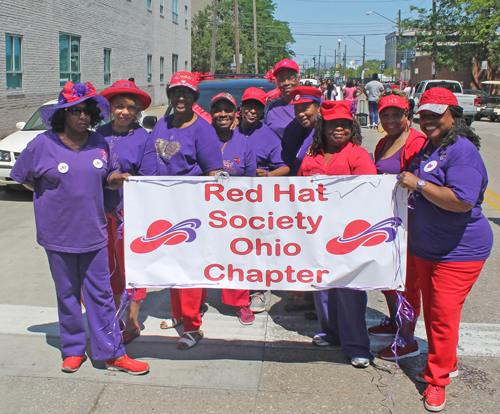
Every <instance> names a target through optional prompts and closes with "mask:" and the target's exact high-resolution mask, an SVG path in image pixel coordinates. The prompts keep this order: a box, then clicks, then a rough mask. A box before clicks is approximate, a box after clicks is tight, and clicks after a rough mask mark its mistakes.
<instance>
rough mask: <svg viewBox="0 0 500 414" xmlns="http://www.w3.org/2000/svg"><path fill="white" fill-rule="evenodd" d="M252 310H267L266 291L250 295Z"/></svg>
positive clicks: (255, 311)
mask: <svg viewBox="0 0 500 414" xmlns="http://www.w3.org/2000/svg"><path fill="white" fill-rule="evenodd" d="M250 310H251V311H252V312H253V313H260V312H264V311H265V310H266V296H265V294H264V292H256V293H253V294H252V295H250Z"/></svg>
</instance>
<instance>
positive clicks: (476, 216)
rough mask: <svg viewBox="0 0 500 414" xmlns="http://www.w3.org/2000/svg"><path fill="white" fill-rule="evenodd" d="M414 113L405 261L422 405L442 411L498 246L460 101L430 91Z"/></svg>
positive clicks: (405, 176) (405, 181)
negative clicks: (466, 318)
mask: <svg viewBox="0 0 500 414" xmlns="http://www.w3.org/2000/svg"><path fill="white" fill-rule="evenodd" d="M417 113H418V114H420V128H421V130H422V132H423V133H424V134H425V135H426V136H427V138H428V139H427V141H426V143H425V145H424V147H423V148H422V150H421V151H420V152H419V153H418V154H417V155H416V156H415V158H414V159H413V162H412V163H411V165H410V168H409V170H408V172H403V173H401V178H400V179H399V181H398V184H399V185H401V186H402V187H403V188H407V189H408V190H410V191H412V192H413V193H412V194H413V197H412V201H411V204H412V207H413V209H410V210H409V212H408V227H409V228H410V231H409V232H408V255H409V256H410V259H409V260H413V261H414V263H415V269H416V272H417V278H418V283H419V284H420V288H421V289H422V305H423V309H424V320H425V330H426V332H427V341H428V343H429V352H428V357H427V366H426V367H425V370H424V371H422V372H420V373H419V374H418V375H417V380H418V381H420V382H424V383H425V382H426V383H428V384H429V385H428V387H427V389H426V391H425V392H424V405H425V408H427V409H428V410H429V411H434V412H435V411H441V410H442V409H443V408H444V406H445V404H446V393H445V387H446V386H447V385H448V384H449V383H450V378H453V377H456V376H457V375H458V366H457V363H458V358H457V345H458V338H459V333H458V331H459V326H460V316H461V311H462V307H463V304H464V301H465V299H466V298H467V296H468V294H469V292H470V290H471V288H472V286H473V285H474V283H475V282H476V280H477V278H478V277H479V274H480V272H481V269H482V268H483V265H484V263H485V261H486V259H487V258H488V256H489V254H490V252H491V248H492V245H493V233H492V230H491V227H490V224H489V222H488V219H487V218H486V217H485V216H484V215H483V213H482V209H481V204H482V202H483V200H484V193H485V191H486V187H487V185H488V175H487V172H486V167H485V165H484V163H483V160H482V158H481V155H480V154H479V147H480V138H479V137H478V136H477V135H476V134H475V133H474V132H473V130H472V129H471V128H470V127H468V126H467V124H466V123H465V119H464V117H463V109H462V108H461V107H460V106H458V101H457V98H456V96H455V95H454V94H453V93H452V92H451V91H449V90H448V89H445V88H440V87H436V88H432V89H429V90H428V91H425V92H424V93H423V95H422V97H421V99H420V105H419V107H418V110H417Z"/></svg>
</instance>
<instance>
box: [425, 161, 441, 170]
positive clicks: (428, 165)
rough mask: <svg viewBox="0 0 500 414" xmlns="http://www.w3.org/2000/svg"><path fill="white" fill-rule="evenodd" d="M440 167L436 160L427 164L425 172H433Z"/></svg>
mask: <svg viewBox="0 0 500 414" xmlns="http://www.w3.org/2000/svg"><path fill="white" fill-rule="evenodd" d="M437 165H438V162H437V161H436V160H434V161H430V162H428V163H427V164H425V167H424V171H425V172H431V171H432V170H434V169H435V168H436V167H437Z"/></svg>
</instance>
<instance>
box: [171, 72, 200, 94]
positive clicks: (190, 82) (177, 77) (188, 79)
mask: <svg viewBox="0 0 500 414" xmlns="http://www.w3.org/2000/svg"><path fill="white" fill-rule="evenodd" d="M176 86H185V87H187V88H189V89H192V90H193V91H197V90H198V81H197V80H196V79H195V77H194V75H193V74H192V73H191V72H185V71H181V72H175V73H174V74H173V75H172V80H171V81H170V85H168V89H169V90H170V89H172V88H175V87H176Z"/></svg>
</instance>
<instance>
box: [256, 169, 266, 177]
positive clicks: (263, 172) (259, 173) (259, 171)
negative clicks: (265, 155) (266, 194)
mask: <svg viewBox="0 0 500 414" xmlns="http://www.w3.org/2000/svg"><path fill="white" fill-rule="evenodd" d="M256 174H257V177H267V176H268V175H269V174H268V171H267V170H263V169H261V168H257V170H256Z"/></svg>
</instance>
